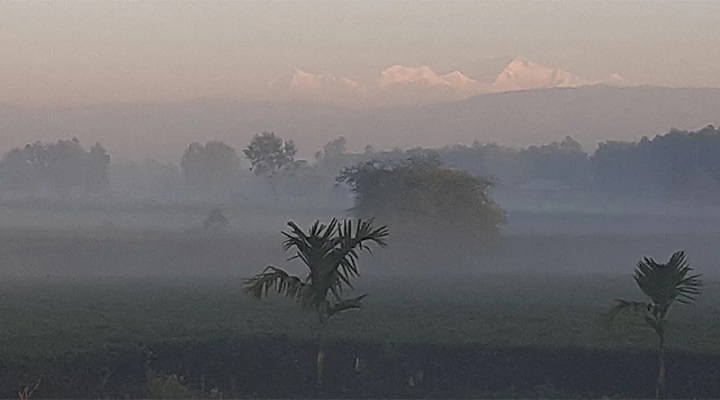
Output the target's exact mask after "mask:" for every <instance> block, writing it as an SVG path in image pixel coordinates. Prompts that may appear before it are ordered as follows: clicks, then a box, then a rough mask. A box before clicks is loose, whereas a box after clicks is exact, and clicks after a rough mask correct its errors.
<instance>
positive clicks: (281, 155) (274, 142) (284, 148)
mask: <svg viewBox="0 0 720 400" xmlns="http://www.w3.org/2000/svg"><path fill="white" fill-rule="evenodd" d="M243 153H244V154H245V157H247V159H248V160H250V162H251V163H252V170H253V171H254V172H255V174H256V175H264V174H272V173H274V172H275V171H277V170H280V169H283V168H285V167H288V166H290V165H292V164H293V163H294V162H295V153H297V149H296V148H295V144H294V143H293V142H292V141H291V140H287V141H286V140H284V139H282V138H281V137H279V136H277V135H275V133H274V132H263V133H260V134H257V135H255V136H254V137H253V139H252V141H251V142H250V144H249V145H248V147H247V148H246V149H245V150H243Z"/></svg>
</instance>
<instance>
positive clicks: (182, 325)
mask: <svg viewBox="0 0 720 400" xmlns="http://www.w3.org/2000/svg"><path fill="white" fill-rule="evenodd" d="M719 286H720V283H719V282H716V281H711V282H707V285H706V288H705V292H706V294H705V295H704V296H703V297H702V300H701V301H700V303H698V304H697V306H695V307H678V308H677V309H676V310H675V313H674V314H673V315H672V316H671V317H672V321H673V324H672V326H671V328H670V343H671V346H672V349H673V351H674V352H676V353H678V354H687V355H693V354H695V355H703V356H709V355H720V343H719V342H718V340H717V338H718V337H720V325H718V324H717V321H718V318H720V307H718V306H720V295H718V293H720V291H718V290H717V289H718V287H719ZM240 288H241V282H240V280H239V279H238V278H232V279H220V278H101V279H80V278H77V279H69V278H33V279H13V280H5V281H2V282H1V283H0V322H1V324H2V326H3V329H2V331H1V333H0V360H2V363H3V364H5V365H6V366H8V367H10V366H13V365H15V366H25V367H27V366H28V365H31V366H36V367H27V368H29V369H27V370H28V371H31V370H33V368H35V372H36V373H38V374H42V373H43V371H41V370H42V368H43V367H42V366H43V365H45V367H47V368H51V369H52V368H53V367H52V365H54V364H55V363H57V362H58V360H66V359H68V358H69V359H72V358H73V357H78V356H79V355H87V356H88V357H91V356H92V357H100V358H102V357H103V355H107V353H108V352H109V351H113V349H115V350H114V351H124V350H126V349H137V348H139V347H143V348H144V347H145V346H148V347H152V346H153V345H159V344H164V345H171V346H179V348H182V347H183V346H185V345H187V344H190V343H234V342H243V341H246V342H248V341H249V342H252V341H253V340H258V339H264V340H268V339H271V340H275V339H277V340H279V339H283V340H290V341H297V342H298V343H302V342H304V341H306V340H309V338H310V328H309V326H310V324H309V317H308V316H307V315H302V314H299V313H298V310H297V308H296V307H295V305H294V304H292V303H290V302H288V301H286V300H285V299H280V298H275V299H271V300H269V301H262V302H259V301H255V300H252V299H250V298H248V297H247V296H245V295H244V294H243V293H242V292H241V290H240ZM358 289H359V290H362V291H366V292H368V293H370V296H369V297H368V299H367V303H366V306H365V308H363V309H362V310H359V311H357V312H348V313H346V314H344V315H341V316H340V317H339V318H337V319H335V320H334V321H332V322H331V325H330V332H331V333H330V336H331V340H332V341H335V342H340V343H373V344H376V345H383V346H387V345H392V344H397V345H402V346H413V345H414V346H421V347H423V346H425V347H427V346H449V347H451V348H453V347H454V348H458V347H459V348H471V347H472V348H478V347H480V348H483V349H485V350H489V349H497V350H499V351H503V349H510V348H529V349H543V350H542V351H546V352H547V351H549V352H552V351H554V350H558V351H562V350H563V349H577V348H580V349H584V350H583V351H599V352H603V351H625V352H630V353H646V352H647V351H648V350H651V349H652V348H653V346H654V344H655V339H654V336H653V334H652V332H651V331H650V330H649V329H646V328H644V327H643V326H642V325H641V324H632V323H628V324H627V325H625V324H621V325H619V326H616V327H615V328H612V327H610V326H608V325H607V324H606V323H605V321H604V319H603V318H602V314H603V313H604V312H605V311H607V310H608V308H609V307H610V306H611V305H612V303H613V299H614V298H616V297H630V298H632V297H634V296H637V291H636V289H635V288H634V286H633V283H632V281H631V279H630V278H629V277H627V276H622V277H621V276H618V277H602V276H587V277H574V278H570V277H552V276H542V275H535V276H533V275H530V276H493V275H488V276H455V277H445V278H437V277H434V278H432V279H431V278H427V277H426V278H422V277H417V278H410V279H404V278H398V277H393V278H388V277H386V278H383V279H380V278H372V277H371V278H364V279H362V280H361V283H360V285H359V288H358ZM228 346H231V345H228ZM350 348H351V347H350ZM340 349H341V350H340V351H345V350H342V346H341V347H340ZM347 351H350V350H349V349H348V350H347ZM361 355H362V354H357V355H355V354H344V355H343V356H345V357H346V358H347V356H352V357H350V358H354V357H355V356H361ZM717 358H718V359H720V356H719V357H717ZM111 363H112V359H111V358H110V359H109V360H108V365H106V366H104V367H106V368H109V367H111V365H109V364H111ZM37 366H40V367H39V369H38V368H37ZM346 367H347V368H348V370H351V365H347V366H346ZM164 372H165V373H176V374H184V373H185V372H186V371H183V370H178V371H164ZM44 373H46V374H47V372H44ZM28 379H30V377H29V376H28ZM19 383H21V382H18V384H19ZM540 383H542V382H540ZM3 389H5V390H8V388H3ZM628 389H632V388H628ZM7 393H8V392H4V393H2V395H3V396H4V395H6V394H7ZM604 394H610V393H604ZM44 395H51V393H44Z"/></svg>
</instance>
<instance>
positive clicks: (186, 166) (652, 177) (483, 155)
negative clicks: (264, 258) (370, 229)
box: [0, 126, 720, 202]
mask: <svg viewBox="0 0 720 400" xmlns="http://www.w3.org/2000/svg"><path fill="white" fill-rule="evenodd" d="M346 143H347V141H346V140H345V138H343V137H339V138H337V139H335V140H332V141H330V142H328V143H327V144H326V145H325V146H324V147H323V149H321V150H320V151H318V152H317V153H316V154H315V159H314V160H311V161H306V160H302V159H298V158H297V147H296V146H295V144H294V143H293V142H292V141H291V140H286V139H284V138H282V137H280V136H279V135H277V134H275V133H272V132H263V133H260V134H257V135H255V136H254V137H253V139H252V141H251V142H250V143H249V144H248V146H247V147H246V148H245V149H243V150H242V152H238V151H236V150H235V149H233V148H232V147H230V146H228V145H227V144H225V143H222V142H217V141H209V142H207V143H205V144H201V143H199V142H196V143H192V144H190V145H189V146H188V147H187V149H186V150H185V151H184V153H183V154H182V156H181V158H180V162H179V164H178V165H175V164H172V163H168V164H163V163H159V162H156V161H152V160H150V161H147V162H143V163H130V162H115V163H112V164H111V162H110V161H111V160H110V155H109V154H108V152H107V151H106V150H105V149H104V148H103V147H102V146H101V145H100V144H95V145H94V146H92V147H90V148H89V149H87V150H86V149H84V148H83V147H82V146H81V144H80V142H79V141H78V140H77V139H71V140H59V141H57V142H56V143H41V142H35V143H32V144H28V145H26V146H24V147H19V148H15V149H12V150H10V151H9V152H7V153H5V154H4V155H3V157H2V159H1V160H0V193H3V194H5V195H7V194H8V193H11V194H13V195H15V196H25V197H50V196H57V197H62V198H66V197H73V196H75V197H78V196H88V195H93V196H97V195H100V194H107V193H112V194H113V195H114V196H116V197H119V198H135V197H142V196H144V195H147V196H155V197H158V198H162V197H163V196H164V197H165V198H175V199H177V198H182V197H183V196H190V195H192V196H194V197H195V198H211V199H215V200H224V201H228V200H231V199H232V198H233V196H234V198H235V199H236V200H238V201H243V199H247V198H251V197H253V196H255V195H257V194H258V193H261V192H263V191H264V193H265V195H266V197H268V198H275V199H276V200H282V199H285V198H295V199H298V198H299V199H303V198H305V197H306V196H313V195H316V194H318V193H323V194H324V195H327V194H329V193H330V192H333V191H336V189H337V187H336V186H335V178H336V177H337V175H338V174H339V173H340V171H342V169H343V168H346V167H353V166H357V165H358V164H359V163H368V162H370V161H381V162H402V161H404V160H407V159H410V158H412V157H415V156H418V155H423V156H433V157H436V160H437V161H438V162H439V163H440V164H441V165H442V166H444V167H447V168H452V169H457V170H461V171H465V172H468V173H469V174H470V175H473V176H477V177H482V178H484V179H487V180H488V181H489V182H492V183H494V184H496V185H497V186H498V187H499V188H502V189H515V188H522V187H524V185H532V184H533V183H534V182H542V183H544V184H546V185H547V184H551V189H552V190H555V191H557V188H562V191H560V192H561V193H560V194H559V195H561V196H562V195H565V194H567V193H573V194H583V195H588V196H596V195H607V196H617V197H623V198H628V197H629V198H639V199H643V198H653V199H661V200H695V201H707V202H713V201H715V200H716V199H718V198H719V197H720V161H718V160H720V130H718V129H716V128H714V127H713V126H707V127H705V128H703V129H701V130H699V131H695V132H689V131H680V130H671V131H670V132H668V133H667V134H664V135H658V136H655V137H654V138H652V139H649V138H647V137H643V138H642V139H641V140H639V141H637V142H621V141H606V142H602V143H600V144H599V145H598V146H597V148H596V149H595V151H594V152H592V153H588V152H586V151H585V150H583V147H582V146H581V144H580V143H578V142H577V141H575V140H574V139H573V138H571V137H566V138H565V139H564V140H562V141H559V142H553V143H550V144H545V145H538V146H530V147H527V148H522V149H514V148H509V147H504V146H500V145H497V144H481V143H478V142H476V143H474V144H472V145H470V146H466V145H457V146H449V147H445V148H440V149H423V148H415V149H408V150H401V149H394V150H391V151H376V150H374V149H373V148H372V147H371V146H367V147H366V149H365V151H364V152H360V153H350V152H347V151H346V148H345V146H346ZM242 158H245V159H247V160H248V161H249V163H250V164H251V168H249V169H248V168H242V167H241V165H242ZM258 178H259V179H258ZM552 185H554V186H552ZM316 200H317V199H316Z"/></svg>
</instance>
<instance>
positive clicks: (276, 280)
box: [243, 266, 308, 304]
mask: <svg viewBox="0 0 720 400" xmlns="http://www.w3.org/2000/svg"><path fill="white" fill-rule="evenodd" d="M243 284H244V285H245V292H246V293H248V294H249V295H251V296H253V297H255V298H257V299H261V298H263V297H265V296H267V295H268V293H269V292H270V291H273V290H275V291H277V293H279V294H282V295H284V296H285V297H288V298H292V299H295V300H296V301H297V302H298V303H301V304H302V303H305V302H306V301H307V292H308V290H307V284H306V283H305V282H303V281H302V280H300V278H298V277H297V276H292V275H289V274H288V273H287V272H285V271H283V270H282V269H280V268H276V267H273V266H268V267H266V268H265V269H264V270H263V272H261V273H259V274H257V275H255V276H253V277H251V278H247V279H244V280H243Z"/></svg>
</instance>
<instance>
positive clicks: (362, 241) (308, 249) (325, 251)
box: [244, 218, 388, 387]
mask: <svg viewBox="0 0 720 400" xmlns="http://www.w3.org/2000/svg"><path fill="white" fill-rule="evenodd" d="M372 223H373V220H372V219H370V220H366V221H363V220H360V219H359V220H357V221H356V222H355V223H353V222H352V221H350V220H345V221H342V222H341V221H338V220H337V219H335V218H333V219H332V220H331V221H330V223H328V224H327V225H326V224H321V223H320V221H316V222H315V223H314V224H313V225H312V227H311V228H310V229H309V230H308V232H307V233H305V232H303V230H302V229H301V228H300V227H299V226H297V225H296V224H295V223H294V222H288V226H289V227H290V232H283V235H284V236H285V241H284V243H283V247H284V249H285V251H290V250H291V251H293V252H294V253H295V254H294V255H293V256H292V257H290V258H289V260H293V259H299V260H300V261H302V263H303V264H304V265H305V267H307V270H308V273H307V276H306V277H305V278H304V279H301V278H299V277H297V276H292V275H290V274H288V273H287V272H285V271H284V270H282V269H280V268H277V267H274V266H268V267H266V268H265V270H263V272H261V273H259V274H257V275H255V276H253V277H251V278H249V279H246V280H245V281H244V283H245V291H246V292H247V293H248V294H250V295H251V296H253V297H255V298H258V299H261V298H263V297H265V296H267V294H268V293H269V292H270V291H273V290H275V291H277V292H278V293H280V294H282V295H284V296H285V297H287V298H291V299H293V300H295V302H297V303H298V304H299V305H300V306H301V308H302V309H304V310H310V311H312V312H314V313H315V315H316V317H317V331H316V337H315V340H316V343H317V346H318V353H317V362H316V367H317V375H316V383H317V385H318V387H321V386H322V382H323V380H322V378H323V369H324V366H325V348H324V329H325V324H326V322H327V321H328V319H329V318H330V317H332V316H334V315H336V314H337V313H340V312H342V311H345V310H350V309H355V308H359V307H360V305H361V301H362V299H363V298H364V297H365V296H366V295H365V294H363V295H360V296H358V297H355V298H351V299H343V298H342V296H341V294H342V291H343V289H345V288H350V289H352V288H353V285H352V283H351V282H350V280H351V279H353V278H356V277H358V276H359V270H358V265H357V261H358V257H359V251H362V250H365V251H368V252H370V251H371V248H370V247H369V245H370V244H375V245H377V246H380V247H385V246H386V245H387V244H386V238H387V236H388V229H387V227H386V226H380V227H378V228H375V227H374V226H373V225H372Z"/></svg>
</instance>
